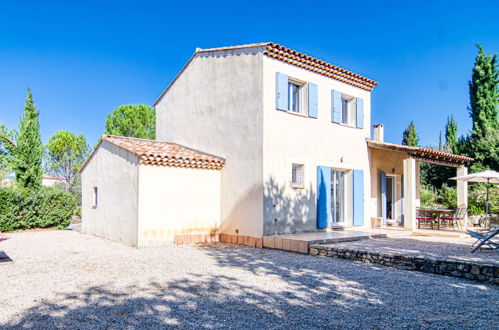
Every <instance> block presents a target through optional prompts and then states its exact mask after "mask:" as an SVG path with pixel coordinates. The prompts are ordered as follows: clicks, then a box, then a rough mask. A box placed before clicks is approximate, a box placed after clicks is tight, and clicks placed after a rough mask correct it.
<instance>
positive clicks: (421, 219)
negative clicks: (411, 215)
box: [416, 209, 433, 229]
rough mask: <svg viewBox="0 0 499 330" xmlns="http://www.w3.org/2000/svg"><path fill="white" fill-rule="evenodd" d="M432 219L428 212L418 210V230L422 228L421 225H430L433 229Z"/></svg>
mask: <svg viewBox="0 0 499 330" xmlns="http://www.w3.org/2000/svg"><path fill="white" fill-rule="evenodd" d="M432 221H433V219H432V217H431V216H429V215H428V214H426V212H425V211H424V210H422V209H416V222H417V226H418V229H420V228H421V224H428V225H430V226H431V227H432V228H433V224H432Z"/></svg>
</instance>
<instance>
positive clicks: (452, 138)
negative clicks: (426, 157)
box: [445, 116, 459, 154]
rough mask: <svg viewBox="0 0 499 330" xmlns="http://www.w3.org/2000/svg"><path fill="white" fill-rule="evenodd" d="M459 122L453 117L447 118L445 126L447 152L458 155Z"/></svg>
mask: <svg viewBox="0 0 499 330" xmlns="http://www.w3.org/2000/svg"><path fill="white" fill-rule="evenodd" d="M458 142H459V141H458V138H457V122H456V121H455V120H454V117H453V116H450V117H448V118H447V124H446V125H445V151H446V152H450V153H453V154H457V153H458Z"/></svg>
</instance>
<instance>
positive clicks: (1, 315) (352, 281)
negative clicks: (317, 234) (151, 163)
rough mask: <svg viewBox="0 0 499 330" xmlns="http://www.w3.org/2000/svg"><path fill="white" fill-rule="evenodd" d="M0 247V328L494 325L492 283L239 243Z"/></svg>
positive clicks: (52, 241)
mask: <svg viewBox="0 0 499 330" xmlns="http://www.w3.org/2000/svg"><path fill="white" fill-rule="evenodd" d="M10 236H11V239H10V240H8V241H6V242H2V243H0V248H2V249H4V250H5V251H6V252H7V254H8V255H9V256H10V257H11V258H12V259H14V260H15V262H14V263H11V264H0V311H1V312H0V328H9V329H10V328H13V327H14V328H16V327H19V328H37V329H39V328H64V329H92V328H94V329H109V328H111V329H113V328H129V329H132V328H133V329H134V328H167V327H179V328H199V327H203V328H221V327H229V328H252V329H254V328H344V327H348V328H436V329H438V328H442V329H445V328H447V329H448V328H474V329H477V328H481V329H493V328H496V327H497V320H498V318H499V305H498V301H499V289H498V288H497V286H492V285H485V284H480V283H476V282H470V281H466V280H461V279H455V278H449V277H444V276H434V275H429V274H424V273H415V272H406V271H400V270H396V269H388V268H384V267H377V266H372V265H366V264H360V263H354V262H350V261H346V260H341V259H333V258H317V257H313V256H309V255H301V254H295V253H290V252H285V251H276V250H266V249H254V248H249V247H242V246H231V245H224V244H219V245H213V246H201V245H199V246H196V245H192V246H180V247H175V246H167V247H161V248H147V249H134V248H130V247H127V246H124V245H122V244H119V243H114V242H110V241H107V240H104V239H101V238H98V237H94V236H90V235H84V234H80V233H77V232H71V231H45V232H28V233H18V234H11V235H10Z"/></svg>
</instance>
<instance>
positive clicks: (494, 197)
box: [468, 183, 499, 214]
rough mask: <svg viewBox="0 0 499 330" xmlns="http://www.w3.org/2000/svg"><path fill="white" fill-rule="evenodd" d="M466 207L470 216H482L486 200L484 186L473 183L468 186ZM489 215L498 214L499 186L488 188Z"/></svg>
mask: <svg viewBox="0 0 499 330" xmlns="http://www.w3.org/2000/svg"><path fill="white" fill-rule="evenodd" d="M468 187H469V188H470V190H469V193H468V206H469V210H468V211H469V213H470V214H484V213H485V205H486V200H487V190H486V187H485V184H477V183H473V184H472V185H468ZM489 213H491V214H499V186H497V185H494V186H492V185H491V186H490V187H489Z"/></svg>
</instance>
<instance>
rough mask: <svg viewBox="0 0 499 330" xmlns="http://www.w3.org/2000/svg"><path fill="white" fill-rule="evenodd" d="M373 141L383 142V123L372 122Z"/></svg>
mask: <svg viewBox="0 0 499 330" xmlns="http://www.w3.org/2000/svg"><path fill="white" fill-rule="evenodd" d="M373 128H374V141H379V142H384V140H385V125H383V124H374V125H373Z"/></svg>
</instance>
